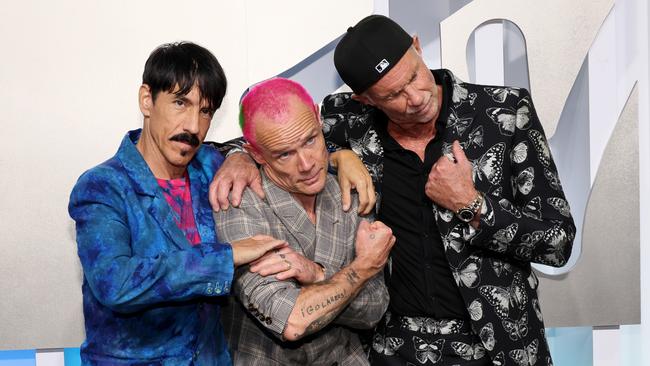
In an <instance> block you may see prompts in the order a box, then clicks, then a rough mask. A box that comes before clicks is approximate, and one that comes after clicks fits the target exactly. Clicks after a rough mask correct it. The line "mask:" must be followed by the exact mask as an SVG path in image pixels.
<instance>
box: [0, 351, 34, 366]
mask: <svg viewBox="0 0 650 366" xmlns="http://www.w3.org/2000/svg"><path fill="white" fill-rule="evenodd" d="M0 366H36V350H33V349H32V350H24V351H0Z"/></svg>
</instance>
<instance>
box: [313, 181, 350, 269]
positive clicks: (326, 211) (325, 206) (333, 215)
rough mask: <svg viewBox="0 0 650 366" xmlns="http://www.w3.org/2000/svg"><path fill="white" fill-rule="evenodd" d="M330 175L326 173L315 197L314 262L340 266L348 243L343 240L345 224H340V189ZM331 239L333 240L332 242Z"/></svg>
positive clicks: (344, 261) (341, 217) (343, 260)
mask: <svg viewBox="0 0 650 366" xmlns="http://www.w3.org/2000/svg"><path fill="white" fill-rule="evenodd" d="M337 188H338V183H337V182H336V181H335V179H334V178H333V177H332V176H331V175H329V174H328V175H327V181H326V183H325V188H324V189H323V191H322V192H320V193H319V194H318V197H317V198H316V227H317V230H316V236H317V237H316V248H315V253H314V256H313V257H312V258H314V262H317V263H320V264H329V265H330V266H331V267H332V268H337V269H338V268H340V267H341V266H343V264H344V263H346V262H347V260H348V259H349V258H348V255H347V253H348V250H349V248H348V243H346V242H344V241H343V239H345V238H346V235H345V232H344V230H345V225H342V223H343V222H344V220H343V208H342V207H341V191H340V190H338V189H337ZM332 240H333V241H334V242H332Z"/></svg>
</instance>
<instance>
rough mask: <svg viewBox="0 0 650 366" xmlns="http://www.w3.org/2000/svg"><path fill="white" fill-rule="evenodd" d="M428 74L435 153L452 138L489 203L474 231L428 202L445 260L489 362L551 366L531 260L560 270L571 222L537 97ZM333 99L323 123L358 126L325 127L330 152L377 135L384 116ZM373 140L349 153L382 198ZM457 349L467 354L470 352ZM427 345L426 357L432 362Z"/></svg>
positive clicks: (441, 73)
mask: <svg viewBox="0 0 650 366" xmlns="http://www.w3.org/2000/svg"><path fill="white" fill-rule="evenodd" d="M432 73H433V74H434V76H436V80H442V81H443V82H442V84H443V98H448V99H447V100H448V102H447V103H446V105H447V106H448V108H449V110H448V111H447V113H446V114H444V115H446V116H448V117H447V119H446V120H445V121H438V123H440V124H441V125H440V126H439V129H438V132H437V133H438V134H439V135H440V136H441V137H442V140H443V144H442V148H441V149H442V151H441V153H443V154H444V153H445V152H447V153H450V152H451V145H452V143H453V142H454V141H455V140H458V141H459V142H460V145H461V147H462V148H463V150H464V153H465V155H466V156H467V158H468V160H469V161H470V162H471V164H472V172H473V173H472V175H473V181H474V186H475V188H476V189H477V190H478V191H480V192H482V193H483V194H484V197H485V200H484V204H483V206H482V207H481V222H480V225H479V229H478V230H474V229H473V228H472V227H470V226H469V225H467V224H464V223H462V222H461V221H460V220H458V219H457V218H456V216H455V215H454V214H453V212H451V211H449V210H448V209H446V208H444V207H435V206H436V205H435V204H434V212H435V213H436V215H435V218H436V224H437V226H438V229H439V232H440V233H441V236H442V242H443V245H444V249H445V255H446V257H447V258H446V259H447V261H448V263H449V268H450V270H451V272H452V274H453V277H454V279H455V280H456V283H457V285H458V289H459V292H460V295H461V297H462V298H463V301H464V303H465V304H466V307H467V310H468V312H469V318H470V319H471V323H472V324H471V325H472V329H473V330H474V332H475V333H476V334H477V336H480V338H481V343H482V345H483V347H484V349H485V352H486V354H487V355H488V356H489V357H490V358H491V359H492V361H493V363H494V364H495V365H497V364H498V365H520V364H526V362H528V363H529V364H530V363H531V362H533V363H534V364H535V365H549V364H550V355H549V353H548V346H547V343H546V339H545V338H544V336H543V335H542V333H541V332H540V330H543V328H544V323H543V321H542V317H541V310H540V309H539V301H538V297H537V292H536V289H537V284H536V281H534V280H532V279H531V278H532V277H531V273H532V272H531V271H532V269H531V267H530V263H531V262H536V263H542V264H547V265H551V266H556V267H559V266H563V265H564V264H565V263H566V262H567V260H568V258H569V256H570V254H571V248H572V241H573V239H574V238H575V225H574V223H573V219H572V217H571V212H570V205H569V202H568V201H567V199H566V197H565V195H564V193H563V191H562V185H561V183H560V177H559V176H558V173H557V168H556V166H555V163H554V161H553V157H552V155H551V150H550V148H549V145H548V141H547V139H546V136H545V135H544V130H543V128H542V125H541V123H540V121H539V118H538V116H537V113H536V111H535V107H534V104H533V101H532V99H531V97H530V94H529V92H528V91H527V90H525V89H518V88H508V87H499V86H483V85H476V84H470V83H464V82H462V81H460V80H458V79H457V78H456V77H455V76H454V75H453V74H452V73H451V72H449V71H448V70H432ZM338 95H339V94H334V95H330V96H328V97H326V98H325V100H324V101H323V104H322V109H321V114H322V117H323V118H330V117H331V118H338V117H336V116H338V115H343V116H346V117H345V118H348V119H349V118H352V119H354V120H355V125H354V127H351V126H350V123H347V122H343V121H341V122H339V123H337V124H335V125H328V132H326V133H325V138H326V140H327V141H328V146H336V147H337V148H349V147H350V142H351V141H359V140H360V139H363V138H364V136H367V132H368V131H370V130H372V131H374V130H375V127H374V121H378V120H379V119H380V118H384V119H385V118H386V117H385V115H384V114H383V112H381V111H380V110H378V109H376V108H374V107H371V106H367V105H362V104H360V103H358V102H356V101H354V100H353V99H351V98H349V97H340V96H338ZM347 95H348V96H349V94H347ZM337 100H338V101H339V105H335V104H336V103H335V101H337ZM342 100H345V103H344V104H341V102H340V101H342ZM360 115H363V116H364V117H366V118H365V119H363V118H360V117H359V116H360ZM359 121H362V123H360V122H359ZM372 144H373V145H372V146H369V147H365V148H362V149H359V148H357V149H355V150H358V151H356V152H357V154H358V155H359V156H360V158H361V159H362V160H363V161H364V164H365V165H366V166H371V168H369V170H370V171H371V172H372V175H373V179H374V183H375V188H376V191H377V192H378V194H379V198H381V185H382V167H383V156H382V151H381V149H379V148H376V147H375V145H376V144H378V145H379V146H382V141H381V139H377V140H375V139H374V138H373V140H372ZM378 202H379V203H378V209H379V210H381V199H379V200H378ZM398 240H399V238H398ZM524 315H525V316H524ZM513 338H517V341H514V340H513ZM466 343H467V342H466ZM468 344H469V343H468ZM449 346H450V344H447V345H445V347H449ZM456 348H458V350H459V351H465V352H466V353H467V354H469V348H467V347H460V346H457V347H456ZM425 349H426V350H428V351H427V352H430V353H426V359H427V360H428V361H430V359H431V358H432V357H433V358H435V357H434V356H432V355H433V353H431V352H432V351H430V350H429V348H426V347H424V346H423V350H425ZM422 357H425V353H422ZM411 362H413V361H411ZM413 363H415V364H418V363H419V362H418V361H417V360H416V362H413Z"/></svg>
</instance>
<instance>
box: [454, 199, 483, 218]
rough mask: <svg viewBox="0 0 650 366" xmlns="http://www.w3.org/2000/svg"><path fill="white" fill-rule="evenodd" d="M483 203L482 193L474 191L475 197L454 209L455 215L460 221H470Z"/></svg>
mask: <svg viewBox="0 0 650 366" xmlns="http://www.w3.org/2000/svg"><path fill="white" fill-rule="evenodd" d="M482 204H483V194H482V193H481V192H476V197H474V199H473V200H472V201H471V202H470V203H468V204H467V205H466V206H465V207H461V208H460V209H459V210H458V211H456V217H458V219H459V220H460V221H462V222H470V221H472V220H474V217H476V214H477V213H478V211H479V210H480V209H481V205H482Z"/></svg>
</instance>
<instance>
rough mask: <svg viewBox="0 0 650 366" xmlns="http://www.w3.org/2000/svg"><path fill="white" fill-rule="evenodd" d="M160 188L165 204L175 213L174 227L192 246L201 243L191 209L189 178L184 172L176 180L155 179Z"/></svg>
mask: <svg viewBox="0 0 650 366" xmlns="http://www.w3.org/2000/svg"><path fill="white" fill-rule="evenodd" d="M156 180H157V181H158V185H159V186H160V188H162V190H163V193H164V195H165V199H166V200H167V203H168V204H169V206H170V207H171V208H172V211H173V212H174V213H175V215H174V221H175V222H176V225H178V227H179V228H180V229H181V230H182V231H183V232H184V233H185V237H187V240H189V241H190V243H192V245H197V244H199V243H200V242H201V236H200V235H199V231H198V229H197V228H196V222H195V221H194V210H193V209H192V192H191V189H190V177H189V175H188V174H187V172H185V176H184V177H183V178H178V179H170V180H165V179H156Z"/></svg>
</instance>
